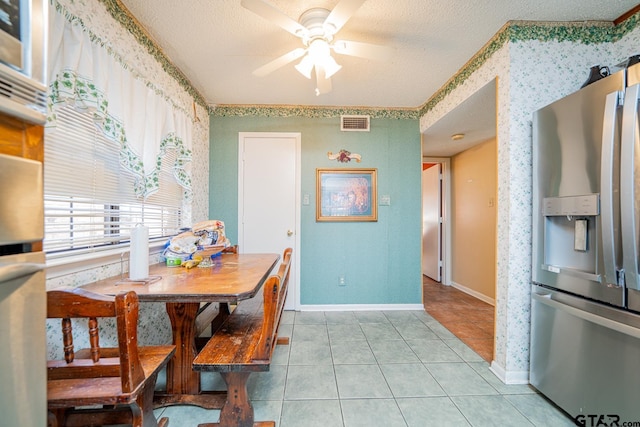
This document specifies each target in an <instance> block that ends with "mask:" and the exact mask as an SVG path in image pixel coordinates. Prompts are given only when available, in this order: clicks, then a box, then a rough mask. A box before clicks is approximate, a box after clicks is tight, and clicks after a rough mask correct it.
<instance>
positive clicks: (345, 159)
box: [327, 149, 362, 163]
mask: <svg viewBox="0 0 640 427" xmlns="http://www.w3.org/2000/svg"><path fill="white" fill-rule="evenodd" d="M327 156H328V157H329V160H337V161H339V162H341V163H349V162H350V161H351V160H355V161H356V162H358V163H360V160H362V156H361V155H360V154H356V153H351V152H349V151H347V150H344V149H342V150H340V152H339V153H337V154H333V152H331V151H329V152H328V153H327Z"/></svg>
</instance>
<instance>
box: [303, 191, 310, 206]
mask: <svg viewBox="0 0 640 427" xmlns="http://www.w3.org/2000/svg"><path fill="white" fill-rule="evenodd" d="M302 204H303V205H304V206H308V205H309V195H308V194H304V195H303V196H302Z"/></svg>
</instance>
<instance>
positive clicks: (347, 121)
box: [340, 116, 371, 132]
mask: <svg viewBox="0 0 640 427" xmlns="http://www.w3.org/2000/svg"><path fill="white" fill-rule="evenodd" d="M369 119H370V117H369V116H340V130H341V131H343V132H369V130H371V129H370V127H369V124H370V120H369Z"/></svg>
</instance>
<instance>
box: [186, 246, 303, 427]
mask: <svg viewBox="0 0 640 427" xmlns="http://www.w3.org/2000/svg"><path fill="white" fill-rule="evenodd" d="M290 266H291V248H288V249H286V250H285V251H284V255H283V257H282V263H281V264H280V267H279V269H278V273H277V274H276V275H272V276H270V277H269V278H268V279H267V281H266V282H265V284H264V289H263V292H261V293H258V295H256V296H255V297H253V298H251V299H248V300H244V301H240V303H239V304H238V306H237V307H236V308H235V310H234V311H233V312H232V313H231V314H230V315H229V317H228V318H227V319H226V320H225V322H224V323H223V324H222V326H221V327H220V328H219V329H218V330H217V331H216V332H215V333H214V334H213V336H212V337H211V339H210V340H209V341H208V342H207V344H206V345H205V346H204V348H203V349H202V350H201V351H200V353H199V354H198V355H197V356H196V358H195V359H194V361H193V369H195V370H197V371H208V372H220V374H221V375H222V378H223V379H224V381H225V383H226V385H227V399H226V402H225V404H224V406H223V407H222V410H221V412H220V422H219V423H205V424H200V425H199V427H212V426H222V427H254V426H260V427H273V426H275V421H263V422H256V423H254V415H253V407H252V406H251V402H250V400H249V395H248V392H247V381H248V379H249V375H250V374H251V373H252V372H261V371H268V370H269V367H270V364H271V357H272V355H273V350H274V349H275V344H276V343H288V339H286V340H278V326H279V325H280V318H281V316H282V310H283V308H284V302H285V298H286V295H287V284H288V282H289V267H290Z"/></svg>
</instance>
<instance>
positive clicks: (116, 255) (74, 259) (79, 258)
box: [47, 240, 166, 279]
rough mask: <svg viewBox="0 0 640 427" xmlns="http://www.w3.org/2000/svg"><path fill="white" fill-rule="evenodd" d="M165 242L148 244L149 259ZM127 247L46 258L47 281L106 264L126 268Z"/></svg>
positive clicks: (162, 247)
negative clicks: (120, 264) (118, 264)
mask: <svg viewBox="0 0 640 427" xmlns="http://www.w3.org/2000/svg"><path fill="white" fill-rule="evenodd" d="M165 244H166V240H159V241H153V242H150V243H149V257H150V258H153V257H154V256H158V255H159V254H160V253H161V252H162V250H163V249H164V246H165ZM128 261H129V246H128V245H126V246H120V247H118V248H116V249H111V250H106V251H98V252H91V253H84V254H79V255H75V256H66V257H58V258H56V257H51V258H50V257H47V279H53V278H57V277H61V276H66V275H68V274H73V273H78V272H80V271H86V270H90V269H93V268H99V267H102V266H104V265H106V264H113V263H118V262H121V263H123V268H124V267H128V265H127V264H128Z"/></svg>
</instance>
